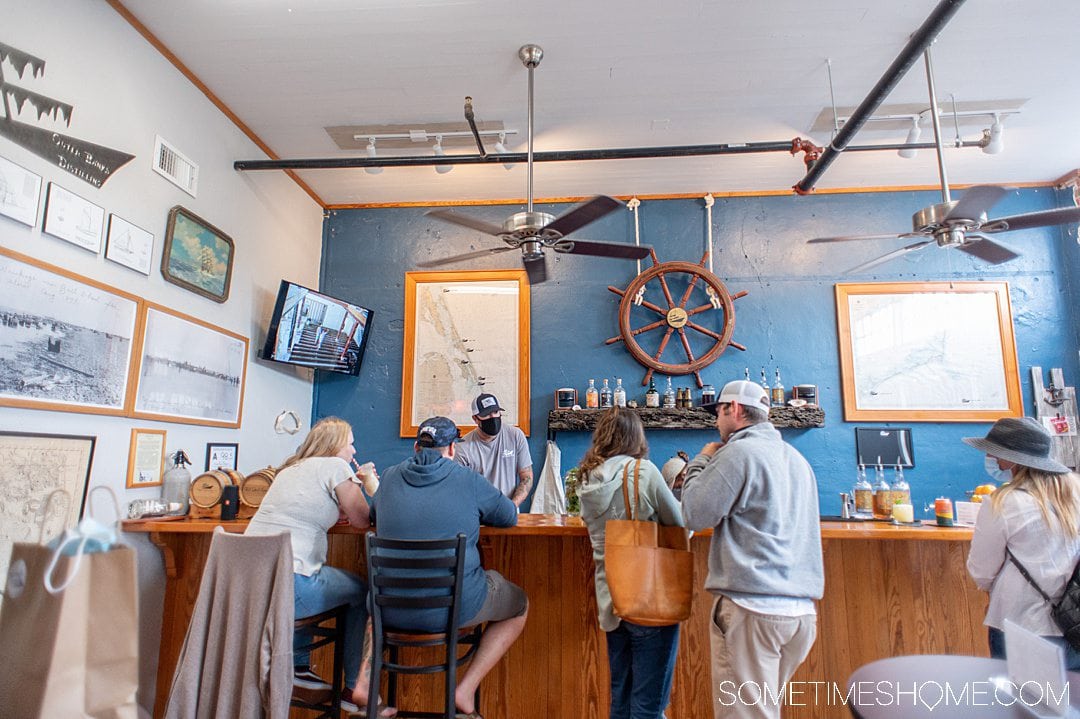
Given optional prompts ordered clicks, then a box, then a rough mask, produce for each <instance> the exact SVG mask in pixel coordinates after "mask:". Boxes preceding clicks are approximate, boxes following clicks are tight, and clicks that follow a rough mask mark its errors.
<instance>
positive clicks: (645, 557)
mask: <svg viewBox="0 0 1080 719" xmlns="http://www.w3.org/2000/svg"><path fill="white" fill-rule="evenodd" d="M640 468H641V460H640V459H639V460H637V461H636V462H635V463H634V503H633V505H631V504H630V491H629V488H628V487H627V480H628V477H629V471H630V463H629V462H627V463H626V466H625V467H623V486H622V491H623V501H624V502H625V503H626V516H627V517H628V519H609V520H608V521H607V523H606V524H605V525H604V531H605V539H604V561H605V565H606V568H607V583H608V591H609V592H610V593H611V603H612V606H613V608H614V611H615V614H616V616H618V617H619V618H620V619H625V620H626V621H628V622H631V623H633V624H641V625H643V626H647V627H661V626H667V625H670V624H677V623H679V622H681V621H683V620H685V619H687V618H688V617H689V616H690V604H691V598H692V597H693V594H694V556H693V555H692V554H691V553H690V534H689V532H687V530H686V529H685V528H683V527H665V526H663V525H661V524H658V523H656V522H645V521H641V520H636V519H634V510H635V509H636V508H637V506H638V498H639V496H640V494H639V489H638V471H639V469H640Z"/></svg>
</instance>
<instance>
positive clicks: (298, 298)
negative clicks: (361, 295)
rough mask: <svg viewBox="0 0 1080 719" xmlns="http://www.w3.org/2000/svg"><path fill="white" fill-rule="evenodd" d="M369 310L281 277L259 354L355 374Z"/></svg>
mask: <svg viewBox="0 0 1080 719" xmlns="http://www.w3.org/2000/svg"><path fill="white" fill-rule="evenodd" d="M372 314H373V313H372V311H371V310H369V309H367V308H366V307H361V306H360V305H355V304H353V303H351V302H346V301H344V300H339V299H335V298H333V297H330V296H328V295H324V294H322V293H321V292H316V291H315V290H310V289H308V288H307V287H303V286H301V285H298V284H295V283H293V282H289V281H288V280H282V281H281V289H279V290H278V296H277V302H276V303H275V304H274V314H273V316H272V317H271V318H270V328H269V330H268V331H267V333H266V345H265V346H264V347H263V353H262V356H263V359H268V360H273V361H274V362H284V363H286V364H294V365H300V366H301V367H312V368H314V369H322V370H327V371H329V372H342V373H344V374H351V375H354V376H355V375H358V374H360V360H361V359H362V358H363V356H364V347H365V346H366V345H367V339H368V327H369V325H370V323H371V318H372Z"/></svg>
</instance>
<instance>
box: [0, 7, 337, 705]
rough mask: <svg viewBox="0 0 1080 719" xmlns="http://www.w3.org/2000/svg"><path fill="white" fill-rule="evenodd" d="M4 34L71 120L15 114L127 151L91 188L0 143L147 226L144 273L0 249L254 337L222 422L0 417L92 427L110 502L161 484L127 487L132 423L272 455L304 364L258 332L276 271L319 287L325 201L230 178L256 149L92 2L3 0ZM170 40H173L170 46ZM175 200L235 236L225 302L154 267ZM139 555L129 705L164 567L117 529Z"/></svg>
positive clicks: (157, 614)
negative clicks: (282, 362) (163, 166)
mask: <svg viewBox="0 0 1080 719" xmlns="http://www.w3.org/2000/svg"><path fill="white" fill-rule="evenodd" d="M0 17H3V18H4V24H3V30H2V31H0V42H3V43H5V44H7V45H11V46H13V47H16V48H18V49H20V50H23V51H25V52H29V53H31V54H33V55H36V56H37V57H40V58H43V59H44V60H45V61H46V65H45V73H44V76H43V77H40V78H33V77H32V75H31V73H30V72H29V70H28V71H27V72H26V73H25V74H24V77H23V78H22V79H19V78H18V77H17V75H16V73H15V71H14V69H13V68H12V67H11V66H10V65H8V64H7V63H5V64H4V66H3V72H4V77H5V79H6V80H7V81H8V82H14V83H17V84H20V85H21V86H23V87H25V88H27V89H31V90H33V91H35V92H38V93H40V94H44V95H47V96H49V97H52V98H56V99H60V100H62V101H64V102H67V103H70V104H72V105H74V108H75V109H74V113H73V115H72V118H71V125H70V127H65V126H64V125H63V123H62V122H53V121H51V120H49V119H46V120H44V121H42V122H40V123H38V121H37V119H36V116H35V114H34V111H33V108H32V107H31V106H30V105H26V106H25V107H24V109H23V113H22V115H21V116H19V119H22V120H24V121H27V122H34V123H35V124H39V125H42V126H46V127H52V128H54V129H56V130H58V131H61V132H64V133H66V134H69V135H73V136H75V137H78V138H81V139H85V140H88V141H91V142H95V143H98V144H102V145H106V146H108V147H112V148H116V149H120V150H123V151H125V152H128V153H130V154H133V155H135V159H134V160H132V161H131V162H129V163H128V164H127V165H125V166H124V167H122V168H121V169H119V170H118V171H116V172H115V173H114V175H113V176H112V177H111V178H110V179H109V180H108V181H107V182H106V183H105V184H104V185H103V186H102V187H101V188H100V189H98V188H94V187H92V186H91V185H89V184H87V183H86V182H83V181H82V180H80V179H78V178H76V177H75V176H74V175H72V174H70V173H68V172H65V171H63V170H61V169H59V168H58V167H56V166H54V165H50V164H49V163H48V162H46V161H44V160H42V159H40V158H38V157H37V156H36V155H33V154H32V153H30V152H29V151H27V150H24V149H22V148H21V147H19V146H17V145H15V144H14V143H12V142H10V141H8V140H7V139H4V138H0V155H2V156H4V157H6V158H8V159H10V160H12V161H13V162H17V163H19V164H21V165H23V166H24V167H26V168H28V169H30V170H31V171H33V172H35V173H37V174H39V175H41V176H42V177H43V180H44V183H43V192H42V201H43V202H44V184H45V183H47V182H49V181H55V182H57V183H59V184H60V185H62V186H63V187H65V188H66V189H68V190H71V191H72V192H75V193H76V194H78V195H80V196H82V197H84V198H85V199H87V200H89V201H91V202H93V203H95V204H97V205H99V206H101V207H104V208H105V210H106V213H108V212H114V213H116V214H118V215H120V216H121V217H123V218H124V219H126V220H128V221H130V222H133V223H135V224H136V225H138V226H140V227H143V228H145V229H147V230H149V231H151V232H153V234H154V259H153V269H152V270H151V273H150V276H149V277H146V276H144V275H141V274H139V273H137V272H134V271H132V270H129V269H127V268H125V267H122V266H120V265H117V264H114V263H113V262H110V261H108V260H106V259H105V258H104V256H103V255H98V256H94V255H92V254H90V253H89V252H87V251H85V250H83V249H80V248H78V247H76V246H74V245H70V244H68V243H66V242H63V241H61V240H58V239H55V238H53V237H50V236H48V235H44V234H42V233H41V230H40V226H41V212H39V218H38V227H36V228H34V229H29V228H27V227H25V226H24V225H20V224H18V223H16V222H14V221H12V220H10V219H8V218H6V217H0V245H3V246H4V247H7V248H10V249H13V250H16V251H19V252H22V253H25V254H28V255H32V256H34V257H36V258H39V259H41V260H43V261H46V262H49V263H52V264H55V265H59V266H61V267H64V268H66V269H68V270H71V271H74V272H77V273H80V274H83V275H85V276H88V277H91V278H93V279H96V280H99V281H101V282H104V283H106V284H109V285H112V286H114V287H118V288H120V289H123V290H126V291H128V292H131V293H133V294H136V295H139V296H142V297H145V298H146V299H148V300H150V301H152V302H156V303H160V304H163V305H167V306H170V307H172V308H175V309H177V310H179V311H181V312H184V313H186V314H189V315H192V316H194V317H197V318H200V319H203V320H206V321H208V322H211V323H214V324H217V325H219V326H222V327H225V328H226V329H229V330H232V331H234V332H238V333H240V334H242V335H244V336H246V337H249V338H250V339H251V347H250V350H249V362H248V368H247V387H246V392H245V394H244V407H243V424H242V426H241V427H240V429H237V430H228V429H219V428H213V427H199V426H194V425H182V424H173V423H164V422H152V421H146V420H132V419H126V418H121V417H100V416H96V415H90V414H75V413H64V412H48V411H40V410H20V409H13V408H6V407H5V408H0V429H4V430H18V431H26V432H49V433H60V434H80V435H96V436H97V438H98V441H97V449H96V452H95V456H94V466H93V473H92V476H91V486H96V485H99V484H104V485H108V486H110V487H112V488H113V489H115V490H116V491H117V494H118V496H119V497H120V499H121V502H122V503H123V504H124V505H125V506H126V503H127V501H129V500H131V499H135V498H137V497H151V496H157V494H158V493H159V490H157V489H142V490H125V489H124V484H125V472H126V467H127V460H128V442H129V437H130V430H131V428H132V427H151V428H157V429H165V430H166V431H167V433H168V435H167V442H166V443H167V449H168V450H170V451H172V450H176V449H184V450H185V451H187V453H188V455H189V456H190V457H191V458H192V460H193V461H194V462H195V468H196V469H201V468H202V466H203V461H204V457H205V451H206V443H207V442H211V441H213V442H237V443H239V445H240V449H239V464H240V466H239V469H240V470H241V471H243V472H251V471H253V470H255V469H256V468H259V467H263V466H266V465H267V464H271V463H276V462H278V461H280V460H281V459H282V458H284V457H285V456H286V455H287V454H288V453H289V452H290V451H291V450H292V449H293V448H294V447H295V444H296V439H295V438H294V437H290V436H288V435H278V434H275V432H274V429H273V419H274V417H275V416H276V415H277V414H278V413H279V412H281V411H282V410H283V409H286V408H287V409H293V410H296V412H297V413H298V414H299V415H300V417H301V418H302V419H303V420H304V422H305V424H306V423H307V420H308V418H309V417H310V413H311V373H310V371H308V370H293V369H291V368H286V367H283V366H271V365H266V364H264V363H261V362H259V361H256V360H255V359H254V358H255V354H256V352H257V351H258V349H259V348H260V347H261V344H262V342H263V340H264V339H265V335H264V333H265V324H266V322H267V319H268V318H269V315H270V312H271V310H272V306H273V301H274V297H275V294H276V292H277V286H278V282H279V281H280V280H281V279H282V278H283V277H287V278H289V279H291V280H294V281H296V282H299V283H301V284H304V285H307V286H309V287H317V286H318V267H319V254H320V247H321V231H322V214H321V209H320V208H319V207H318V206H317V205H316V204H315V203H314V201H313V200H312V199H311V198H310V197H309V196H308V195H306V194H305V193H304V192H303V191H302V190H301V189H300V188H299V187H297V185H296V184H295V183H293V182H292V181H291V180H290V179H288V178H287V177H286V176H285V175H284V174H283V173H258V174H247V175H245V174H240V173H237V172H235V171H234V170H233V169H232V163H233V161H234V160H237V159H242V158H259V157H262V156H263V155H262V153H261V152H260V151H259V150H258V148H257V147H255V145H254V144H253V143H252V142H251V141H250V140H248V139H247V138H246V137H245V136H244V135H243V134H242V133H240V131H239V130H237V129H236V127H235V126H234V125H233V124H232V123H231V122H230V121H229V120H228V119H226V118H225V116H224V115H222V114H221V112H220V111H218V110H217V109H216V108H215V107H214V106H213V105H211V104H210V102H209V101H208V100H207V99H206V97H205V96H204V95H203V94H202V93H201V92H199V90H198V89H196V88H195V87H194V86H193V85H192V84H191V83H190V82H189V81H188V80H187V79H186V78H184V77H183V76H182V75H181V74H180V73H179V72H178V71H177V70H176V69H175V68H174V67H173V66H172V65H171V64H169V63H168V62H167V61H166V60H165V59H164V58H163V57H162V56H161V55H160V54H159V53H158V52H157V51H156V50H155V49H154V48H153V47H151V46H150V45H149V44H148V43H147V42H146V41H145V40H144V39H143V38H142V37H141V36H140V35H139V34H138V33H137V32H135V30H133V29H132V28H131V27H130V26H129V25H128V24H127V22H125V21H124V20H123V19H122V18H121V17H120V16H119V15H118V14H117V13H116V12H115V11H113V10H112V9H111V8H110V7H109V6H108V5H107V4H106V3H105V2H103V1H102V0H92V1H91V0H34V2H25V0H0ZM174 49H175V48H174ZM155 134H160V135H161V136H162V137H164V138H166V139H167V140H169V141H170V142H171V143H173V145H174V146H176V147H177V148H178V149H180V150H181V151H182V152H183V153H185V154H186V155H187V156H188V157H190V158H191V159H192V160H193V161H194V162H196V163H197V164H198V165H199V167H200V171H201V174H200V177H199V187H198V197H197V198H192V197H191V196H189V195H187V194H185V193H184V192H182V191H181V190H180V189H178V188H176V187H175V186H173V185H172V184H170V183H168V182H166V181H165V180H164V179H163V178H161V177H159V176H158V175H157V174H155V173H154V172H153V171H152V170H151V169H150V163H151V155H152V154H153V148H154V136H155ZM178 204H180V205H184V206H185V207H187V208H188V209H190V210H192V211H193V212H194V213H195V214H197V215H199V216H201V217H203V218H204V219H206V220H207V221H208V222H210V223H212V224H214V225H216V226H217V227H218V228H220V229H221V230H222V231H223V232H225V233H227V234H228V235H230V236H231V237H232V239H233V241H234V243H235V247H236V254H235V257H236V261H235V265H234V268H233V276H232V289H231V293H230V296H229V300H228V302H226V303H225V304H218V303H216V302H213V301H211V300H209V299H205V298H203V297H201V296H199V295H195V294H193V293H191V292H188V291H186V290H184V289H182V288H180V287H177V286H175V285H172V284H169V283H167V282H165V280H164V279H163V278H162V276H161V273H160V271H159V269H158V268H159V267H160V261H161V248H162V243H163V240H164V232H165V221H166V215H167V213H168V211H169V208H170V207H172V206H173V205H178ZM127 538H128V540H129V541H130V542H131V543H132V544H135V545H136V546H137V547H138V549H139V553H138V557H139V576H140V592H141V606H140V610H141V612H142V617H141V624H142V628H141V632H142V641H141V645H140V652H141V654H142V657H141V666H142V667H143V669H142V676H141V682H140V696H139V699H140V704H142V705H143V706H148V707H149V706H152V705H153V691H154V677H155V672H156V665H157V651H158V637H159V633H160V622H161V596H162V591H163V587H164V573H163V569H162V564H161V557H160V553H159V552H158V550H157V549H156V548H154V547H152V546H151V545H150V544H149V542H148V541H146V539H145V535H128V537H127Z"/></svg>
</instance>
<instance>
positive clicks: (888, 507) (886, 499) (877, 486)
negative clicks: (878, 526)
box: [874, 458, 893, 519]
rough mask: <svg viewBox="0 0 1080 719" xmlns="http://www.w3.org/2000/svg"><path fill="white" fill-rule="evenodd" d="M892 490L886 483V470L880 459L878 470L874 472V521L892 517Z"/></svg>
mask: <svg viewBox="0 0 1080 719" xmlns="http://www.w3.org/2000/svg"><path fill="white" fill-rule="evenodd" d="M892 508H893V501H892V489H891V488H890V487H889V483H888V482H886V481H885V468H884V467H882V466H881V461H880V458H879V459H878V465H877V468H876V469H875V470H874V519H889V518H891V517H892Z"/></svg>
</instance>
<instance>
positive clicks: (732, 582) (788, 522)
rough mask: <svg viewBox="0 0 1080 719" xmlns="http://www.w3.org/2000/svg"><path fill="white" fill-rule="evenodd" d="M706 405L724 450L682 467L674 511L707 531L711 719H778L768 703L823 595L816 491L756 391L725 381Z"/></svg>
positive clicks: (809, 633)
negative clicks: (751, 689) (679, 503)
mask: <svg viewBox="0 0 1080 719" xmlns="http://www.w3.org/2000/svg"><path fill="white" fill-rule="evenodd" d="M705 406H706V407H707V408H709V409H710V410H711V411H712V412H714V413H715V414H716V428H717V430H719V432H720V438H721V440H723V441H722V442H710V443H708V444H706V445H705V446H704V447H702V449H701V452H700V453H698V455H697V456H696V457H694V459H693V460H691V461H690V464H689V466H688V467H687V470H686V479H685V482H684V484H683V494H682V511H683V517H684V518H685V520H686V527H687V528H688V529H693V530H701V529H705V528H708V527H712V528H713V535H712V540H711V544H710V546H709V574H708V577H707V578H706V580H705V589H706V590H708V591H709V592H710V593H712V594H714V595H716V601H715V603H714V604H713V609H712V621H711V622H710V625H709V629H710V635H711V645H712V688H713V696H712V702H713V711H714V713H715V715H716V717H721V716H724V717H777V718H778V717H779V716H780V707H779V705H778V702H777V701H776V697H777V696H778V695H780V694H781V693H782V692H783V686H784V684H785V683H786V682H787V681H788V680H789V679H790V678H791V676H792V674H794V673H795V670H796V669H797V668H798V666H799V664H801V663H802V661H803V660H804V659H805V658H806V655H807V654H808V653H809V651H810V647H811V646H813V644H814V638H815V637H816V635H817V616H816V610H815V609H814V601H813V600H814V599H820V598H821V595H822V592H823V590H824V588H825V578H824V570H823V567H822V560H821V528H820V524H819V521H820V520H819V518H818V495H817V482H816V480H815V479H814V472H813V470H812V469H811V468H810V465H809V464H808V463H807V461H806V460H805V459H804V458H803V456H802V455H801V454H799V453H798V452H797V451H796V450H795V449H794V448H793V447H792V446H791V445H789V444H787V443H786V442H784V440H783V439H782V438H781V437H780V432H779V431H777V429H776V428H775V427H773V426H772V424H771V423H770V422H769V398H768V395H767V394H766V393H765V390H764V389H762V388H761V385H759V384H756V383H754V382H749V381H746V380H738V381H735V382H728V383H727V384H726V385H724V388H723V390H721V392H720V396H719V397H718V398H717V400H716V402H715V403H713V404H710V405H705ZM749 687H756V689H757V691H756V693H753V692H751V693H748V688H749Z"/></svg>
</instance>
